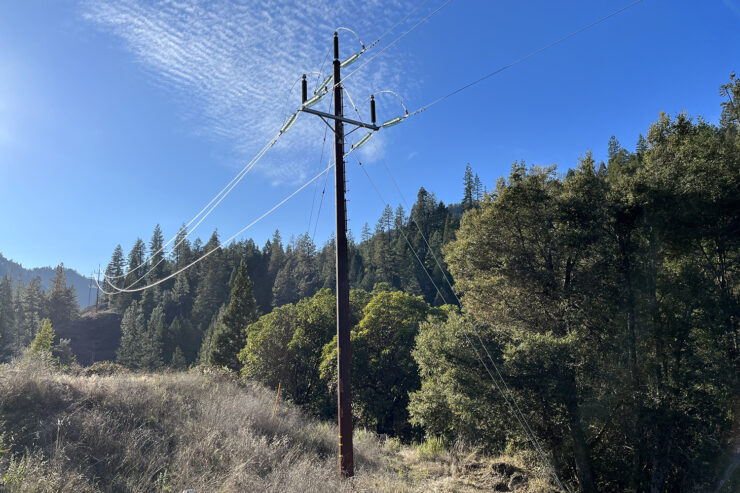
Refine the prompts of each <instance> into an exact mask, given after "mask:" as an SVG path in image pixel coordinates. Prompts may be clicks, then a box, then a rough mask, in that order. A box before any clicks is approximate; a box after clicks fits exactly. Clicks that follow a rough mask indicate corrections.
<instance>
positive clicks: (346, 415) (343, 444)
mask: <svg viewBox="0 0 740 493" xmlns="http://www.w3.org/2000/svg"><path fill="white" fill-rule="evenodd" d="M341 68H342V62H341V61H340V60H339V36H338V35H337V33H336V32H335V33H334V114H333V115H332V114H330V113H325V112H323V111H317V110H313V109H311V108H309V107H308V105H306V101H307V99H308V87H307V82H306V76H305V75H304V76H303V81H302V91H301V93H302V102H303V106H301V109H300V111H303V112H305V113H311V114H313V115H317V116H319V117H321V119H322V120H324V122H325V123H326V124H327V125H329V124H328V122H326V119H330V120H334V128H333V130H334V159H335V164H334V173H335V174H334V177H335V182H336V183H335V186H336V227H337V235H336V253H337V264H336V266H337V286H336V288H337V376H338V382H337V410H338V416H337V418H338V424H339V474H340V477H342V478H348V477H351V476H353V475H354V472H355V460H354V451H353V448H352V382H351V380H350V378H351V376H350V362H351V348H350V323H349V268H348V264H349V259H348V255H347V201H346V200H345V198H344V194H345V192H346V186H345V175H344V124H345V123H348V124H350V125H355V126H357V127H365V128H369V129H370V130H378V129H379V128H380V127H378V126H377V125H375V99H374V98H372V97H371V99H370V112H371V116H372V118H371V119H372V123H371V124H369V123H363V122H360V121H357V120H351V119H349V118H345V117H344V111H343V108H342V86H341V80H342V78H341ZM319 90H320V91H321V90H322V89H319ZM316 96H317V95H314V97H316Z"/></svg>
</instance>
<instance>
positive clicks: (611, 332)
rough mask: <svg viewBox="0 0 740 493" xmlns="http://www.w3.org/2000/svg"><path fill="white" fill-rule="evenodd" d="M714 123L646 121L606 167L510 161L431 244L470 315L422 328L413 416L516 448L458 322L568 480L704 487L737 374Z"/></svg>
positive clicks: (591, 484)
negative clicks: (455, 226)
mask: <svg viewBox="0 0 740 493" xmlns="http://www.w3.org/2000/svg"><path fill="white" fill-rule="evenodd" d="M731 86H732V87H729V86H728V87H727V88H726V89H725V90H726V91H730V92H731V91H734V90H735V89H734V88H735V85H734V83H733V84H731ZM723 125H725V127H721V128H717V127H715V126H712V125H709V124H707V123H706V122H704V121H702V120H699V121H697V122H692V121H691V120H690V119H689V118H688V117H687V116H686V115H683V114H682V115H678V116H677V117H676V118H675V119H671V118H669V117H668V116H666V115H662V116H661V117H660V119H659V120H658V122H656V123H655V124H654V125H653V126H651V128H650V130H649V132H648V134H647V138H646V139H642V140H641V142H640V144H639V146H638V150H637V152H636V153H634V154H632V153H629V152H628V151H626V150H625V149H624V148H622V147H621V146H620V145H619V143H618V142H617V141H616V139H612V140H611V141H610V143H609V162H608V165H607V166H603V165H602V166H599V169H598V171H597V169H596V166H595V163H594V161H593V159H592V157H591V155H590V154H587V155H586V156H585V157H584V158H583V159H582V160H581V162H580V163H579V166H578V168H577V169H575V170H571V171H569V172H568V174H567V175H566V177H565V178H564V179H563V178H559V177H558V176H557V175H556V174H555V170H554V168H538V167H531V168H527V167H525V166H524V165H523V164H519V163H515V165H514V166H513V167H512V171H511V174H510V175H509V178H508V180H505V181H500V182H499V184H498V186H497V188H496V190H495V192H494V193H493V194H491V195H490V196H488V197H487V198H486V200H485V201H484V202H483V203H482V204H481V205H480V208H478V209H472V210H470V211H468V212H466V213H465V215H464V217H463V220H462V223H461V227H460V229H459V231H458V232H457V239H456V240H455V241H453V242H452V243H451V244H450V245H449V246H448V248H447V249H446V261H447V262H448V263H449V265H450V269H451V271H452V273H453V274H454V275H455V279H456V281H457V287H458V288H459V289H460V290H461V291H462V292H463V293H464V294H465V297H464V300H465V307H466V309H467V313H468V315H469V318H470V320H469V321H464V320H463V319H461V318H458V319H456V318H455V317H450V319H449V320H448V322H447V324H446V325H445V324H439V323H437V324H434V323H430V324H426V325H425V326H424V327H423V329H422V332H421V335H420V336H419V339H418V347H417V350H416V352H415V353H414V354H415V357H416V359H417V361H418V363H419V367H420V370H421V372H422V388H421V390H420V391H419V392H417V393H415V394H414V395H413V398H412V403H411V412H412V417H413V420H414V421H415V422H418V423H420V424H424V425H425V426H427V430H428V431H429V432H432V433H434V434H438V435H440V436H461V437H464V438H470V437H476V436H477V439H475V441H476V442H478V443H480V444H482V445H484V446H488V447H491V448H497V447H501V446H502V445H503V444H504V443H514V444H517V443H518V444H524V443H525V441H526V439H527V437H526V436H525V434H524V433H523V432H522V430H521V428H519V427H518V426H508V427H505V428H504V426H505V424H506V423H507V421H508V422H511V420H512V418H511V415H510V414H509V410H508V409H506V408H503V407H501V406H495V405H493V403H494V400H495V398H496V397H497V396H496V392H495V391H494V389H492V385H491V384H490V383H489V384H488V385H486V383H485V382H481V381H479V380H478V381H476V379H475V376H474V374H475V372H476V371H477V372H479V373H480V372H481V370H480V368H479V367H478V364H477V363H476V362H475V360H474V359H472V358H471V357H470V356H471V355H470V354H469V349H466V348H465V346H466V343H467V341H466V340H464V338H463V339H461V338H460V337H459V335H458V333H463V332H464V330H465V324H470V327H478V330H479V332H481V335H482V342H483V343H485V344H486V347H487V348H488V350H489V351H490V352H491V354H492V357H493V358H494V360H496V361H497V364H498V365H499V366H500V368H501V369H502V372H503V374H504V375H506V376H507V381H508V383H509V386H510V387H511V390H512V392H513V395H514V397H515V399H516V401H517V403H518V405H519V406H520V407H521V409H522V411H523V413H524V415H525V416H527V419H528V421H529V423H530V425H531V426H532V428H533V430H534V432H535V434H536V435H537V436H539V437H540V438H541V440H542V441H543V442H544V443H545V444H546V446H547V448H548V449H549V450H550V451H551V453H552V455H553V459H554V463H555V466H556V469H558V470H559V471H561V473H563V472H565V471H567V470H569V469H570V470H573V469H574V470H575V472H576V474H575V480H576V482H577V484H578V485H579V487H580V488H581V490H583V491H592V490H594V489H596V488H597V487H598V489H608V490H623V489H632V490H637V491H642V490H653V491H663V490H674V489H679V488H680V489H698V490H706V489H708V488H709V487H710V485H711V484H712V481H713V477H714V474H715V470H714V468H715V467H716V464H717V460H716V458H717V457H718V454H719V453H720V450H721V446H720V444H721V443H722V441H723V439H724V437H725V436H726V434H727V433H728V431H729V426H730V424H731V423H732V420H733V407H734V406H733V403H734V402H735V401H736V399H737V390H736V389H737V385H738V380H737V375H738V374H740V372H738V369H739V368H738V366H739V363H740V358H739V356H738V351H737V343H736V341H737V335H738V323H739V321H740V316H739V315H740V311H739V310H738V307H740V235H738V234H737V231H738V229H737V225H738V224H740V207H738V202H737V197H740V146H738V145H737V140H736V137H735V135H736V132H734V131H733V130H732V129H731V128H729V127H727V126H726V125H727V124H725V123H723ZM474 343H475V344H477V343H476V342H475V340H474ZM479 351H480V349H479ZM435 368H438V369H439V370H436V371H435V370H434V369H435ZM486 386H487V387H488V388H487V389H485V392H481V391H482V390H483V388H485V387H486ZM476 387H478V388H476ZM486 400H488V401H489V402H490V403H491V406H490V410H491V412H490V413H489V415H488V416H485V415H483V414H476V413H477V411H476V409H478V408H479V407H481V406H482V404H483V403H485V401H486ZM460 421H463V422H465V421H467V422H469V423H473V424H474V426H473V427H472V429H464V428H463V429H459V427H458V425H457V422H460ZM448 423H452V424H448ZM501 429H505V430H506V433H505V434H504V435H503V436H502V432H501ZM689 458H690V459H689ZM597 485H598V486H597Z"/></svg>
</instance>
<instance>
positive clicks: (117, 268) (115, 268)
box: [101, 245, 129, 313]
mask: <svg viewBox="0 0 740 493" xmlns="http://www.w3.org/2000/svg"><path fill="white" fill-rule="evenodd" d="M125 265H126V260H125V258H124V255H123V248H122V247H121V245H116V248H115V249H114V250H113V254H112V255H111V258H110V262H109V263H108V267H106V269H105V278H106V279H107V280H104V281H103V283H102V286H101V287H102V288H103V289H104V290H106V291H109V292H114V291H115V290H114V289H113V288H112V286H114V287H119V288H122V287H124V286H125V279H124V270H123V269H124V267H125ZM111 285H112V286H111ZM104 296H105V299H107V300H108V303H109V305H110V308H111V309H112V310H113V311H115V312H116V313H123V312H124V311H125V310H126V307H127V306H128V302H129V296H127V295H115V294H112V295H104Z"/></svg>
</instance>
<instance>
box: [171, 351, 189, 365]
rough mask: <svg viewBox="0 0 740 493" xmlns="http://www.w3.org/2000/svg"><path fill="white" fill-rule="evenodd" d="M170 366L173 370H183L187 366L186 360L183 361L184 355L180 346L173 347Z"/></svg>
mask: <svg viewBox="0 0 740 493" xmlns="http://www.w3.org/2000/svg"><path fill="white" fill-rule="evenodd" d="M170 368H172V369H173V370H184V369H186V368H187V362H186V361H185V355H184V354H183V353H182V349H180V346H177V347H176V348H175V352H173V353H172V359H171V360H170Z"/></svg>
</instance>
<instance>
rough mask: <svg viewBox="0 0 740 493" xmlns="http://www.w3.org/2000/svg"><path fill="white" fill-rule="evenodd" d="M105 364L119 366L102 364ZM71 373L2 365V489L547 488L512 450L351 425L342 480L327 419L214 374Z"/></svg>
mask: <svg viewBox="0 0 740 493" xmlns="http://www.w3.org/2000/svg"><path fill="white" fill-rule="evenodd" d="M107 370H113V371H120V370H116V368H115V366H114V365H108V367H107ZM98 372H100V373H105V372H106V367H105V366H103V367H102V368H101V367H100V365H99V366H98V367H97V370H96V369H93V370H89V369H88V370H86V371H81V372H80V373H79V374H77V375H71V374H63V373H59V372H56V371H53V370H51V369H50V368H49V367H48V366H46V365H43V364H40V363H39V362H31V363H28V362H26V363H25V364H24V365H20V366H16V367H11V366H8V365H5V366H2V367H0V440H1V441H0V490H7V491H10V492H16V491H74V492H97V491H105V492H116V491H131V492H151V491H158V492H179V491H182V490H183V489H186V488H193V489H195V490H196V491H198V492H216V491H220V492H232V491H233V492H243V491H266V492H286V491H394V492H396V491H478V490H479V489H494V488H495V489H497V490H498V491H523V492H525V491H542V492H545V491H553V490H552V488H551V487H550V486H549V485H548V482H547V481H546V480H544V479H542V478H537V477H536V476H534V475H533V474H532V473H531V472H528V470H529V468H528V467H526V466H525V463H524V461H523V460H522V459H521V458H519V459H516V458H511V457H509V458H497V459H485V458H481V457H479V456H477V455H475V454H470V453H467V454H461V453H453V452H444V451H442V450H440V449H439V447H436V446H435V445H434V443H431V444H424V445H422V446H419V447H401V446H400V445H399V442H398V441H396V440H389V441H387V442H386V441H384V440H382V439H381V438H379V437H378V436H376V435H374V434H372V433H370V432H365V431H361V430H358V433H357V434H356V435H355V440H356V442H355V443H356V455H355V457H356V463H357V475H356V478H354V480H352V481H349V482H343V483H341V484H340V483H339V481H338V479H337V467H336V455H335V454H336V436H337V430H336V427H335V426H334V425H331V424H327V423H326V422H321V421H318V420H316V419H313V418H309V417H307V416H306V415H304V414H303V413H302V412H301V411H300V410H299V409H298V408H296V407H295V406H293V405H290V404H288V403H285V402H279V403H278V406H277V410H276V412H275V414H274V415H273V414H272V413H273V406H274V403H275V395H274V394H273V393H272V392H271V391H267V390H266V389H264V388H262V387H259V386H255V385H250V384H244V383H243V382H239V381H238V380H236V379H234V378H232V377H230V376H228V375H227V374H224V373H220V372H195V371H191V372H187V373H164V374H162V373H160V374H133V373H128V372H124V373H116V374H113V375H108V376H103V375H95V374H94V373H98Z"/></svg>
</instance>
